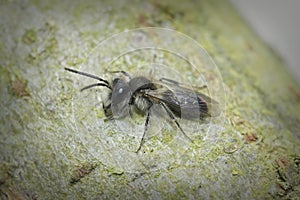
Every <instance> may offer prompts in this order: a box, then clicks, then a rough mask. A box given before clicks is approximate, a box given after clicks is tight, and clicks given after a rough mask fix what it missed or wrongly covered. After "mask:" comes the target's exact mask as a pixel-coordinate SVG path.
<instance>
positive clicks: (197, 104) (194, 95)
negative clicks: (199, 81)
mask: <svg viewBox="0 0 300 200" xmlns="http://www.w3.org/2000/svg"><path fill="white" fill-rule="evenodd" d="M159 86H160V87H158V89H156V90H147V91H146V92H145V93H146V95H147V96H149V97H150V98H152V99H153V100H154V101H155V100H156V101H160V102H163V103H164V104H165V105H166V106H167V107H168V108H169V109H170V110H171V111H172V112H173V113H174V115H175V116H177V117H180V118H183V119H188V120H196V119H199V118H200V119H202V118H204V117H211V116H217V115H219V113H220V112H219V111H218V109H219V108H218V107H219V106H218V103H217V102H216V101H215V100H213V99H211V98H210V97H208V96H207V95H205V94H202V93H199V92H196V91H194V90H192V89H189V88H186V87H182V86H179V85H177V84H159Z"/></svg>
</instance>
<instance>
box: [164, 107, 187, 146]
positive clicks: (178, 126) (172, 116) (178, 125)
mask: <svg viewBox="0 0 300 200" xmlns="http://www.w3.org/2000/svg"><path fill="white" fill-rule="evenodd" d="M160 105H162V106H163V107H164V109H165V110H166V111H167V113H168V115H169V116H170V118H171V119H172V120H173V122H174V123H175V124H176V126H177V128H178V129H179V130H180V131H181V133H182V134H183V135H184V136H185V137H186V138H187V139H188V140H189V141H191V142H193V140H192V139H191V138H190V137H189V136H187V134H186V133H185V132H184V131H183V129H182V128H181V126H180V124H179V123H178V121H177V120H176V118H175V116H174V114H173V113H172V111H171V110H170V109H169V108H168V107H167V106H166V105H165V104H164V103H162V102H161V103H160Z"/></svg>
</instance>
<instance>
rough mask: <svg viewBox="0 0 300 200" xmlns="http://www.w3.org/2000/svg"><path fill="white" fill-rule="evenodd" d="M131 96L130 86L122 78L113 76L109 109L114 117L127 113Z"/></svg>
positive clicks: (123, 115)
mask: <svg viewBox="0 0 300 200" xmlns="http://www.w3.org/2000/svg"><path fill="white" fill-rule="evenodd" d="M131 96H132V92H131V90H130V87H129V85H128V83H127V82H126V81H125V80H124V79H121V78H115V79H114V80H113V81H112V92H111V111H112V114H113V116H114V117H115V118H120V117H125V116H126V115H128V113H129V102H130V99H131Z"/></svg>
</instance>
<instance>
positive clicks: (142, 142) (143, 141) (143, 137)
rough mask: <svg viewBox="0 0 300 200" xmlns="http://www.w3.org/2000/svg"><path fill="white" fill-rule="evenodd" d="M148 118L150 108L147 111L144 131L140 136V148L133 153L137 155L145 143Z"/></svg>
mask: <svg viewBox="0 0 300 200" xmlns="http://www.w3.org/2000/svg"><path fill="white" fill-rule="evenodd" d="M150 116H151V107H150V108H149V109H148V114H147V118H146V121H145V129H144V133H143V136H142V139H141V142H140V146H139V148H138V149H137V150H136V152H135V153H138V152H139V151H140V150H141V148H142V145H143V144H144V143H145V136H146V133H147V130H148V127H149V120H150Z"/></svg>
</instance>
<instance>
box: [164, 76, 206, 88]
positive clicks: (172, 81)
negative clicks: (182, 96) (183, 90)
mask: <svg viewBox="0 0 300 200" xmlns="http://www.w3.org/2000/svg"><path fill="white" fill-rule="evenodd" d="M159 81H160V82H165V83H170V84H173V85H177V86H185V87H186V86H187V85H186V84H183V83H179V82H177V81H174V80H172V79H168V78H164V77H163V78H160V79H159ZM192 87H193V88H197V89H198V90H202V89H205V88H207V85H202V86H192Z"/></svg>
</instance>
